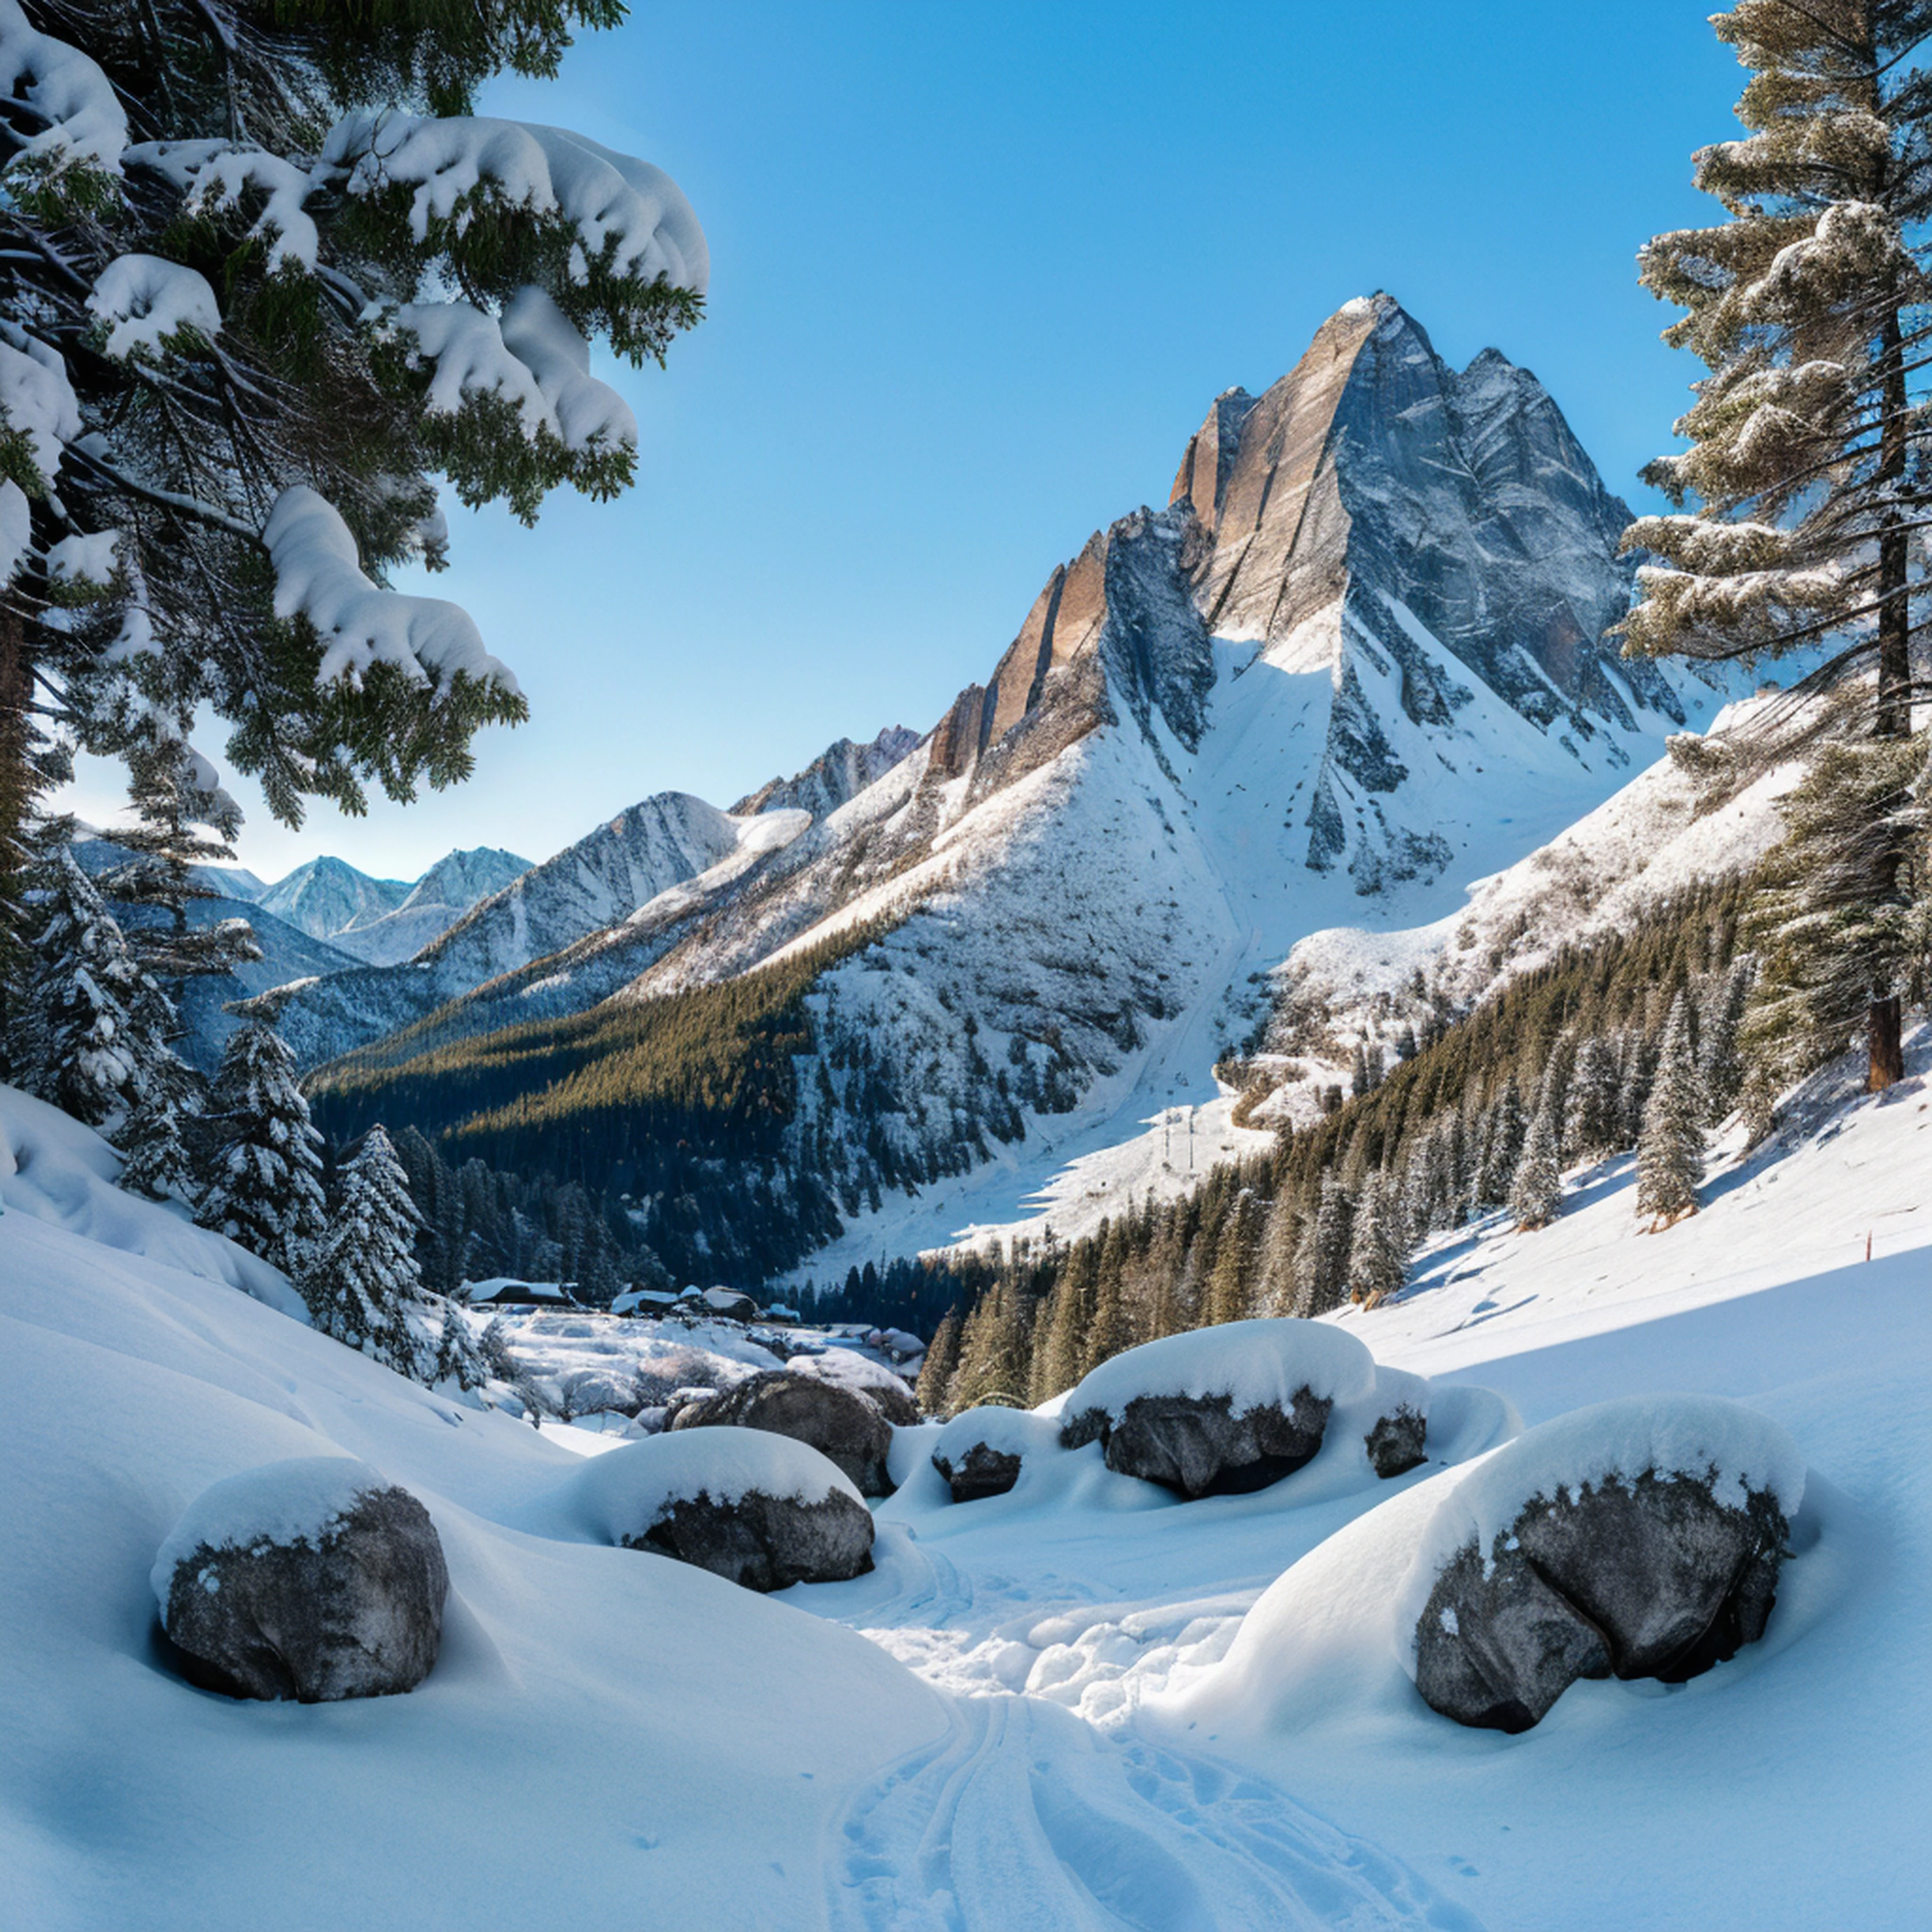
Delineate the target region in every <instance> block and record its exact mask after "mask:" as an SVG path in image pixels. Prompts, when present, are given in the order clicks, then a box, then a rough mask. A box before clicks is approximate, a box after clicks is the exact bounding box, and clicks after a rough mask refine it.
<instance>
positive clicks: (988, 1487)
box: [932, 1442, 1020, 1503]
mask: <svg viewBox="0 0 1932 1932" xmlns="http://www.w3.org/2000/svg"><path fill="white" fill-rule="evenodd" d="M932 1466H933V1467H934V1468H935V1469H937V1470H938V1472H939V1474H940V1477H941V1480H942V1481H944V1483H945V1484H946V1487H947V1488H948V1489H949V1490H951V1491H952V1492H953V1501H954V1502H956V1503H976V1502H980V1501H981V1500H982V1499H983V1498H985V1497H987V1496H1004V1495H1005V1494H1006V1493H1007V1491H1008V1490H1010V1489H1011V1488H1012V1487H1013V1485H1014V1484H1016V1483H1017V1482H1018V1481H1019V1479H1020V1458H1019V1454H1018V1453H1017V1452H1016V1451H1010V1450H1005V1449H995V1448H993V1447H992V1445H991V1444H990V1443H986V1442H975V1443H973V1444H972V1445H970V1446H969V1447H968V1448H964V1449H962V1450H959V1451H957V1452H955V1451H951V1450H948V1449H943V1448H942V1449H935V1451H933V1452H932Z"/></svg>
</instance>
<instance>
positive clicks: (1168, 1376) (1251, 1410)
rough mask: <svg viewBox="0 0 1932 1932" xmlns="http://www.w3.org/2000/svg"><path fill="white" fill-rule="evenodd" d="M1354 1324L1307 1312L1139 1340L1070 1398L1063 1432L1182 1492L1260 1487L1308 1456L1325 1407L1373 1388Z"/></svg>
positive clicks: (1112, 1465) (1068, 1441)
mask: <svg viewBox="0 0 1932 1932" xmlns="http://www.w3.org/2000/svg"><path fill="white" fill-rule="evenodd" d="M1375 1382H1376V1365H1375V1361H1374V1359H1373V1357H1371V1356H1370V1354H1369V1352H1368V1350H1367V1349H1365V1348H1364V1347H1363V1346H1362V1345H1361V1343H1359V1342H1358V1341H1357V1340H1355V1337H1353V1336H1352V1335H1345V1334H1343V1333H1342V1332H1341V1331H1340V1330H1339V1329H1337V1328H1330V1327H1328V1326H1327V1325H1323V1324H1319V1323H1316V1322H1295V1321H1287V1320H1280V1321H1268V1320H1264V1321H1255V1322H1223V1323H1222V1324H1220V1325H1218V1326H1217V1327H1214V1328H1197V1329H1195V1330H1193V1331H1191V1332H1190V1333H1188V1334H1183V1335H1170V1336H1169V1337H1166V1338H1165V1339H1164V1340H1160V1341H1157V1342H1146V1343H1142V1345H1141V1346H1140V1347H1139V1348H1138V1349H1128V1350H1127V1352H1125V1353H1124V1355H1116V1356H1115V1357H1114V1358H1113V1359H1112V1361H1107V1362H1103V1364H1101V1365H1100V1367H1099V1368H1097V1369H1096V1370H1094V1372H1093V1373H1092V1374H1091V1375H1089V1376H1087V1377H1086V1378H1085V1379H1084V1380H1083V1381H1082V1382H1080V1383H1079V1385H1078V1386H1077V1387H1076V1388H1075V1389H1074V1391H1073V1394H1070V1396H1069V1397H1067V1403H1066V1406H1065V1408H1064V1411H1063V1412H1062V1413H1063V1415H1064V1418H1065V1419H1064V1421H1063V1422H1062V1424H1061V1433H1060V1439H1061V1443H1062V1445H1064V1446H1065V1447H1067V1448H1079V1447H1080V1446H1082V1445H1084V1444H1086V1443H1088V1442H1100V1444H1101V1445H1103V1451H1104V1453H1105V1454H1106V1462H1107V1466H1108V1468H1109V1469H1112V1470H1115V1471H1116V1472H1118V1473H1119V1474H1120V1475H1125V1476H1138V1477H1139V1478H1142V1480H1143V1481H1146V1482H1150V1483H1159V1484H1162V1485H1163V1487H1166V1488H1168V1489H1171V1490H1178V1491H1179V1492H1180V1493H1181V1495H1183V1496H1187V1497H1188V1498H1190V1499H1193V1498H1196V1497H1199V1496H1236V1495H1243V1494H1246V1493H1248V1492H1249V1491H1250V1490H1259V1489H1265V1488H1266V1487H1268V1484H1271V1483H1278V1482H1280V1481H1281V1479H1282V1478H1283V1477H1284V1476H1290V1475H1293V1474H1294V1473H1295V1471H1296V1470H1297V1469H1301V1468H1302V1467H1303V1466H1304V1465H1305V1464H1307V1463H1310V1462H1313V1460H1314V1459H1315V1457H1316V1455H1318V1454H1319V1453H1320V1451H1321V1448H1322V1438H1323V1436H1324V1435H1325V1433H1326V1431H1327V1429H1328V1418H1329V1415H1330V1413H1331V1411H1332V1410H1333V1409H1334V1407H1335V1406H1336V1405H1337V1403H1338V1402H1351V1401H1355V1400H1360V1399H1362V1398H1364V1397H1367V1396H1368V1395H1369V1394H1370V1393H1371V1392H1372V1391H1373V1388H1374V1387H1375Z"/></svg>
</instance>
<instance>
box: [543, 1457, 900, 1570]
mask: <svg viewBox="0 0 1932 1932" xmlns="http://www.w3.org/2000/svg"><path fill="white" fill-rule="evenodd" d="M571 1488H572V1490H574V1493H575V1500H576V1504H577V1508H578V1510H579V1511H580V1513H581V1514H582V1516H583V1519H584V1520H585V1522H586V1526H588V1527H589V1528H590V1529H592V1531H593V1532H595V1533H596V1534H598V1535H602V1536H604V1537H605V1538H608V1540H609V1541H611V1542H612V1543H614V1544H619V1545H620V1546H621V1547H623V1548H625V1549H626V1550H647V1551H649V1552H651V1553H653V1554H655V1555H657V1556H669V1557H672V1558H674V1559H676V1561H677V1562H680V1563H689V1564H692V1565H695V1566H696V1567H697V1568H699V1569H701V1570H709V1571H711V1572H712V1574H713V1575H714V1576H718V1577H724V1579H725V1580H727V1582H730V1583H737V1584H739V1585H742V1586H743V1587H744V1588H745V1589H749V1590H761V1591H762V1590H782V1589H785V1588H787V1586H789V1585H791V1584H793V1583H841V1582H843V1581H844V1580H845V1579H847V1577H856V1576H859V1575H862V1574H863V1573H864V1572H865V1571H868V1570H869V1569H871V1567H872V1517H871V1511H869V1510H868V1509H867V1508H866V1507H865V1504H864V1503H863V1502H862V1501H861V1500H860V1499H859V1493H858V1492H857V1491H856V1490H855V1489H854V1488H853V1486H852V1484H850V1481H848V1480H847V1478H846V1477H845V1476H844V1474H843V1473H842V1472H841V1471H840V1470H839V1469H838V1468H837V1467H835V1466H834V1465H833V1464H832V1463H830V1462H829V1461H828V1460H826V1458H825V1457H823V1456H821V1455H820V1454H819V1453H818V1452H817V1451H816V1450H815V1449H813V1448H810V1447H808V1445H806V1444H805V1443H802V1442H795V1441H793V1440H792V1439H789V1438H787V1437H785V1436H779V1435H777V1434H774V1433H767V1432H766V1431H763V1430H749V1429H738V1430H697V1431H693V1432H691V1433H686V1434H685V1435H682V1436H679V1435H676V1434H673V1435H667V1436H652V1437H649V1438H647V1439H645V1440H644V1441H643V1442H634V1443H629V1444H626V1445H625V1447H623V1448H621V1449H613V1450H611V1451H609V1452H608V1453H607V1454H604V1455H601V1456H598V1457H594V1458H592V1460H590V1461H589V1463H586V1465H585V1466H584V1467H583V1469H581V1470H580V1471H579V1472H577V1474H576V1475H574V1476H573V1477H572V1478H571Z"/></svg>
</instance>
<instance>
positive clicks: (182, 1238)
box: [0, 1086, 308, 1322]
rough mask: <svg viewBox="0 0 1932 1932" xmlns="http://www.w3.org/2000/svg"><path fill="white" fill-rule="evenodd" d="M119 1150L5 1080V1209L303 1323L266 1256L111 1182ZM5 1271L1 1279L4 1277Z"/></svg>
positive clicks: (0, 1101)
mask: <svg viewBox="0 0 1932 1932" xmlns="http://www.w3.org/2000/svg"><path fill="white" fill-rule="evenodd" d="M120 1172H121V1157H120V1156H119V1155H118V1154H116V1153H115V1151H114V1150H113V1148H111V1147H110V1146H109V1145H107V1142H105V1141H104V1140H103V1139H101V1136H99V1135H98V1134H97V1133H95V1131H94V1130H93V1129H92V1128H91V1127H83V1126H82V1125H81V1124H80V1122H79V1121H76V1120H74V1119H73V1118H71V1116H70V1115H66V1114H64V1113H62V1112H61V1110H60V1109H58V1107H50V1106H48V1105H47V1104H46V1102H45V1101H43V1100H33V1099H31V1098H30V1097H28V1095H26V1094H23V1093H21V1092H20V1091H19V1089H18V1088H13V1087H5V1086H0V1208H4V1209H5V1211H7V1212H8V1213H10V1214H17V1215H20V1216H23V1217H31V1218H33V1219H34V1220H40V1221H44V1222H46V1223H48V1224H49V1226H52V1227H56V1228H59V1229H64V1230H65V1231H66V1232H68V1233H71V1234H72V1235H76V1236H77V1237H79V1238H82V1239H83V1240H84V1241H87V1242H89V1243H91V1244H96V1245H98V1247H102V1248H107V1249H113V1250H117V1251H118V1252H119V1253H123V1254H127V1255H133V1256H139V1257H140V1258H142V1259H144V1260H147V1261H151V1262H154V1263H156V1264H157V1265H160V1266H163V1267H165V1268H171V1269H174V1270H177V1271H180V1272H181V1273H182V1274H188V1275H192V1276H193V1277H196V1278H197V1279H199V1280H204V1281H210V1282H215V1283H220V1284H221V1285H222V1286H223V1287H224V1288H227V1289H240V1290H241V1291H242V1292H243V1293H244V1294H245V1295H252V1296H254V1298H255V1299H256V1300H257V1301H261V1302H263V1303H266V1304H267V1305H268V1306H269V1307H271V1308H274V1309H277V1310H280V1311H281V1313H283V1314H284V1315H288V1316H293V1317H294V1318H295V1319H296V1320H297V1321H299V1322H306V1321H307V1320H308V1314H307V1312H306V1310H305V1309H304V1307H303V1305H302V1298H301V1297H300V1296H299V1295H297V1294H296V1292H295V1291H294V1290H293V1289H292V1288H290V1286H289V1285H288V1283H287V1280H285V1279H284V1277H283V1276H282V1275H281V1274H279V1273H278V1271H276V1270H275V1269H274V1268H270V1267H269V1265H268V1264H267V1263H266V1262H260V1261H257V1259H255V1257H254V1256H253V1255H251V1254H249V1253H247V1252H246V1251H245V1250H243V1249H241V1248H238V1247H236V1245H235V1244H234V1243H233V1242H232V1241H226V1240H224V1239H223V1238H222V1237H221V1236H220V1235H214V1234H210V1233H209V1232H207V1230H205V1229H201V1228H197V1227H196V1226H194V1225H193V1223H191V1222H190V1221H187V1220H184V1219H183V1218H182V1217H181V1214H179V1213H178V1211H176V1209H175V1208H174V1207H173V1206H172V1205H163V1204H162V1203H161V1202H157V1201H144V1200H142V1199H139V1198H138V1197H137V1196H133V1195H131V1194H124V1193H121V1190H119V1189H118V1187H115V1185H114V1181H115V1177H116V1176H117V1175H118V1174H119V1173H120ZM0 1280H5V1274H4V1271H0Z"/></svg>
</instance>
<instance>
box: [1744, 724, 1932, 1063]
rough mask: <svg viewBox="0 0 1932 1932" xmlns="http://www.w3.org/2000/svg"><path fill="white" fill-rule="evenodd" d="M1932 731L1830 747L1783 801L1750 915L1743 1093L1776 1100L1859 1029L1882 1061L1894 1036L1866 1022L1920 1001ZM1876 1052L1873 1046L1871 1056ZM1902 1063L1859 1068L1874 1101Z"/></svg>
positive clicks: (1930, 917) (1930, 867)
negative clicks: (1752, 961) (1777, 838)
mask: <svg viewBox="0 0 1932 1932" xmlns="http://www.w3.org/2000/svg"><path fill="white" fill-rule="evenodd" d="M1928 745H1932V733H1923V732H1921V733H1920V734H1919V735H1918V736H1916V737H1914V738H1900V739H1891V740H1888V741H1880V742H1877V743H1870V742H1867V743H1864V744H1857V743H1846V742H1841V743H1837V744H1831V745H1826V746H1825V747H1823V749H1822V750H1821V751H1820V752H1819V754H1817V757H1815V759H1814V760H1813V762H1812V764H1811V768H1810V769H1809V770H1808V772H1806V774H1805V777H1804V778H1803V780H1802V781H1801V782H1800V783H1799V784H1798V785H1797V786H1796V787H1794V788H1793V790H1791V791H1790V793H1787V795H1786V796H1785V797H1784V799H1782V800H1781V802H1780V807H1779V808H1780V810H1781V812H1782V814H1783V815H1784V826H1785V835H1784V839H1783V841H1781V843H1780V844H1778V846H1777V847H1775V849H1774V850H1772V853H1770V854H1769V856H1767V858H1766V861H1765V863H1764V866H1763V870H1762V871H1761V872H1760V881H1761V884H1760V890H1759V891H1758V892H1757V894H1755V895H1754V897H1753V898H1752V900H1751V904H1750V905H1749V906H1748V908H1747V910H1746V913H1745V922H1744V934H1745V938H1746V940H1747V941H1748V943H1749V944H1751V945H1753V946H1755V947H1759V948H1760V949H1761V950H1762V953H1763V971H1761V972H1760V974H1759V977H1758V978H1757V982H1756V983H1755V984H1754V986H1753V988H1752V989H1751V993H1750V995H1749V1000H1748V1007H1747V1009H1746V1013H1745V1022H1744V1031H1743V1037H1744V1049H1745V1057H1746V1058H1747V1059H1748V1061H1750V1063H1751V1068H1752V1077H1753V1081H1754V1086H1756V1087H1757V1088H1759V1089H1760V1090H1761V1091H1763V1092H1765V1093H1767V1094H1775V1092H1776V1091H1778V1089H1779V1088H1782V1087H1784V1085H1787V1084H1788V1083H1789V1082H1791V1081H1792V1080H1794V1079H1797V1078H1798V1077H1799V1076H1800V1075H1802V1074H1804V1073H1808V1072H1809V1071H1810V1070H1811V1069H1812V1068H1813V1067H1817V1066H1819V1065H1820V1064H1823V1062H1824V1061H1827V1060H1829V1059H1830V1058H1832V1057H1833V1056H1834V1055H1836V1054H1838V1053H1839V1052H1842V1051H1843V1049H1844V1048H1845V1046H1846V1044H1847V1043H1849V1040H1851V1038H1852V1035H1853V1034H1855V1032H1857V1031H1858V1030H1859V1028H1860V1027H1861V1025H1862V1026H1864V1027H1865V1028H1866V1030H1867V1034H1868V1035H1869V1037H1870V1039H1871V1040H1874V1041H1876V1042H1877V1043H1879V1046H1883V1047H1885V1049H1887V1050H1888V1051H1894V1052H1895V1049H1896V1047H1897V1028H1896V1027H1895V1026H1891V1025H1889V1024H1888V1025H1886V1026H1884V1027H1881V1028H1878V1029H1877V1030H1876V1031H1872V1030H1871V1028H1870V1025H1869V1022H1870V1014H1871V1013H1872V1012H1873V1010H1875V1009H1876V1007H1879V1006H1881V1005H1884V1004H1886V1003H1887V1002H1889V1003H1890V1004H1891V1007H1892V1008H1893V1009H1896V1008H1897V1006H1898V1004H1899V1001H1900V998H1901V996H1902V995H1908V994H1915V995H1917V996H1918V998H1923V997H1924V978H1925V970H1926V962H1927V950H1928V945H1927V942H1928V938H1932V797H1928V796H1927V794H1928V791H1932V785H1928V783H1927V774H1926V755H1927V748H1928ZM1873 1050H1874V1051H1876V1049H1873ZM1902 1070H1903V1062H1902V1061H1893V1062H1888V1063H1887V1064H1885V1066H1883V1067H1881V1066H1880V1065H1879V1064H1877V1063H1876V1061H1874V1062H1873V1063H1872V1064H1871V1065H1870V1069H1869V1071H1868V1074H1867V1086H1868V1087H1869V1088H1870V1089H1871V1090H1872V1091H1874V1092H1876V1091H1879V1090H1881V1089H1882V1088H1885V1087H1887V1086H1888V1085H1891V1082H1892V1081H1893V1080H1894V1079H1897V1077H1898V1075H1899V1073H1900V1072H1901V1071H1902Z"/></svg>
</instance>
